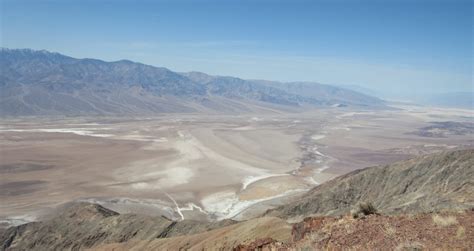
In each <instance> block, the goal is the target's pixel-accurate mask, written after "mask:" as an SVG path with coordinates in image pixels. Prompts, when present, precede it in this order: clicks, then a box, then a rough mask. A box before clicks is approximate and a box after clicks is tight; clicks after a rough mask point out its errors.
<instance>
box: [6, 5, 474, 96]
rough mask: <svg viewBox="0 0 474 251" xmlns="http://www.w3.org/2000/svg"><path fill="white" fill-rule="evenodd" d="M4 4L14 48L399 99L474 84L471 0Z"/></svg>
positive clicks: (9, 39) (8, 40)
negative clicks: (348, 88)
mask: <svg viewBox="0 0 474 251" xmlns="http://www.w3.org/2000/svg"><path fill="white" fill-rule="evenodd" d="M0 1H1V3H2V6H1V44H2V46H3V47H8V48H33V49H47V50H50V51H55V52H60V53H63V54H67V55H70V56H73V57H78V58H84V57H90V58H99V59H103V60H107V61H113V60H119V59H130V60H134V61H138V62H143V63H146V64H151V65H156V66H164V67H167V68H170V69H171V70H174V71H193V70H194V71H203V72H206V73H210V74H217V75H232V76H238V77H242V78H250V79H269V80H281V81H297V80H298V81H300V80H303V81H317V82H321V83H327V84H341V85H360V86H363V87H367V88H370V89H373V90H376V91H379V92H382V93H384V94H385V96H387V97H392V98H398V97H400V98H402V97H406V96H410V95H411V96H413V95H423V94H424V93H428V92H447V91H454V92H456V91H472V90H473V83H472V79H473V75H472V72H473V65H472V57H473V48H472V42H473V31H472V30H473V2H472V1H462V0H430V1H428V0H385V1H382V0H366V1H364V0H335V1H329V0H327V1H322V0H319V1H298V0H296V1H291V0H287V1H283V0H280V1H277V0H274V1H271V0H255V1H246V0H241V1H232V0H221V1H217V0H216V1H205V0H195V1H191V0H188V1H185V0H177V1H171V0H168V1H131V0H130V1H126V0H122V1H121V0H118V1H107V0H96V1H91V0H83V1H74V0H63V1H60V0H49V1H45V0H36V1H33V0H30V1H25V0H0Z"/></svg>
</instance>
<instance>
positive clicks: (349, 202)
mask: <svg viewBox="0 0 474 251" xmlns="http://www.w3.org/2000/svg"><path fill="white" fill-rule="evenodd" d="M473 178H474V150H461V151H454V152H445V153H442V154H434V155H425V156H422V157H418V158H414V159H411V160H407V161H402V162H397V163H394V164H391V165H387V166H377V167H370V168H366V169H361V170H357V171H354V172H351V173H348V174H346V175H343V176H340V177H338V178H335V179H333V180H331V181H329V182H327V183H325V184H322V185H320V186H318V187H315V188H314V189H312V190H311V191H309V192H308V193H306V194H305V195H304V196H303V197H302V198H300V199H298V200H296V201H294V202H293V203H290V204H288V205H284V206H281V207H278V208H276V209H274V210H271V211H269V212H267V213H266V215H271V216H278V217H283V218H292V217H297V218H301V217H305V216H310V215H341V214H346V213H349V211H350V210H351V209H352V208H353V207H354V205H356V204H357V203H358V202H371V203H372V204H374V205H375V207H376V208H377V209H378V210H380V211H381V212H383V213H384V214H402V213H420V212H432V211H440V210H445V209H447V210H458V209H459V210H465V209H469V208H473V207H474V184H473V183H472V180H473Z"/></svg>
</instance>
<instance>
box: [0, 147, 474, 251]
mask: <svg viewBox="0 0 474 251" xmlns="http://www.w3.org/2000/svg"><path fill="white" fill-rule="evenodd" d="M473 166H474V150H472V149H471V150H460V151H453V152H445V153H442V154H434V155H427V156H422V157H418V158H415V159H411V160H408V161H402V162H397V163H394V164H392V165H388V166H380V167H371V168H366V169H362V170H357V171H354V172H351V173H349V174H347V175H344V176H342V177H339V178H336V179H333V180H331V181H329V182H328V183H325V184H323V185H321V186H318V187H316V188H315V189H313V190H311V191H309V192H308V193H306V194H305V195H304V196H303V197H302V198H299V199H297V200H295V201H293V202H292V203H290V204H288V205H285V206H282V207H279V208H276V209H274V210H271V211H269V212H267V213H266V216H262V217H259V218H255V219H251V220H248V221H243V222H235V221H230V220H225V221H218V222H198V221H189V220H183V221H180V222H173V221H170V220H168V219H165V218H163V217H150V216H142V215H131V214H123V215H120V214H118V213H116V212H114V211H111V210H108V209H106V208H103V207H101V206H99V205H95V204H89V203H80V204H74V205H72V206H69V207H67V208H66V209H64V210H62V212H61V213H58V214H57V215H56V216H55V217H53V218H52V219H50V220H46V221H43V222H34V223H28V224H25V225H20V226H17V227H12V228H9V229H4V230H1V232H0V240H1V242H2V249H4V250H45V249H48V250H54V249H56V250H63V249H74V250H76V249H85V248H94V249H102V250H111V249H114V250H130V249H136V250H143V249H155V250H163V249H165V250H166V249H168V250H177V249H180V248H183V249H198V250H201V249H232V248H238V249H240V250H255V249H258V248H281V249H282V250H299V249H301V248H320V249H325V248H336V249H337V248H347V247H359V248H372V249H374V248H375V249H378V248H391V249H395V248H410V247H416V248H435V247H436V248H439V247H451V248H452V247H458V248H468V249H469V248H472V247H473V246H474V243H473V240H474V227H473V224H472V221H473V213H472V208H474V201H473V200H474V196H473V195H474V186H473V183H472V180H473V177H474V173H473V171H474V168H473ZM360 202H371V203H373V205H374V206H375V207H376V209H377V210H378V213H379V214H378V215H368V216H363V217H361V218H357V219H355V218H353V217H352V216H351V215H350V214H349V212H350V209H353V208H354V207H355V206H356V205H357V204H359V203H360ZM440 211H443V212H440ZM417 213H418V214H417ZM414 214H417V215H414ZM310 215H332V216H318V217H314V216H313V218H307V219H304V220H303V218H304V217H306V216H310ZM390 215H392V216H390ZM275 216H277V217H275ZM285 219H291V220H292V221H298V220H297V219H301V220H300V222H298V223H296V224H291V223H288V222H287V221H286V220H285ZM419 233H421V234H419ZM364 236H365V237H364ZM368 236H370V237H371V238H370V239H364V238H367V237H368ZM372 237H373V238H372ZM407 239H409V241H408V242H407ZM386 240H389V242H388V244H387V245H388V246H382V244H383V243H384V241H386ZM414 245H415V246H414ZM443 245H444V246H443ZM446 245H447V246H446Z"/></svg>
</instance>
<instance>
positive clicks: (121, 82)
mask: <svg viewBox="0 0 474 251" xmlns="http://www.w3.org/2000/svg"><path fill="white" fill-rule="evenodd" d="M0 68H1V78H0V107H1V109H0V115H2V116H18V115H68V116H72V115H117V114H134V115H150V114H159V113H194V112H227V113H228V112H251V111H259V110H260V109H263V108H269V107H271V108H274V109H280V110H295V109H296V110H300V109H302V108H303V107H305V106H311V107H320V106H332V105H345V106H363V107H374V108H377V107H384V102H383V101H382V100H380V99H377V98H374V97H370V96H367V95H363V94H360V93H357V92H354V91H350V90H345V89H342V88H338V87H333V86H327V85H320V84H316V83H314V84H309V85H307V86H306V87H305V88H306V89H305V92H301V91H298V90H300V89H299V87H298V86H299V85H295V86H294V87H295V89H294V91H293V89H292V88H291V87H290V88H289V87H288V86H287V85H285V88H282V86H283V84H281V83H278V82H273V83H274V84H273V85H268V84H262V83H261V81H251V80H243V79H239V78H234V77H217V76H209V75H207V74H204V73H181V74H180V73H176V72H173V71H170V70H168V69H166V68H161V67H154V66H150V65H145V64H140V63H135V62H131V61H128V60H121V61H116V62H104V61H101V60H96V59H76V58H72V57H68V56H64V55H61V54H59V53H51V52H47V51H34V50H29V49H23V50H20V49H18V50H16V49H1V51H0ZM288 85H290V86H292V84H288ZM304 93H307V94H308V95H304Z"/></svg>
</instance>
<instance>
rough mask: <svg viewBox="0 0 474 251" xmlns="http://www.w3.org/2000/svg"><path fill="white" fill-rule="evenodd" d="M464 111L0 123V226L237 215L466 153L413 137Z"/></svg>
mask: <svg viewBox="0 0 474 251" xmlns="http://www.w3.org/2000/svg"><path fill="white" fill-rule="evenodd" d="M469 114H470V113H469V111H464V110H463V111H459V110H456V111H451V110H442V109H437V110H435V111H433V110H430V109H428V108H426V109H422V108H419V107H418V108H416V109H415V108H407V107H401V109H400V110H387V111H377V112H372V111H354V110H350V109H337V108H334V109H321V110H318V111H311V112H303V113H272V114H249V115H234V116H222V115H193V114H189V115H163V116H159V117H149V118H113V117H111V118H94V117H78V118H22V119H11V120H9V119H2V123H1V124H2V125H1V128H0V144H1V152H0V154H1V156H0V157H1V159H0V160H1V162H0V174H1V179H0V186H1V187H2V193H1V194H0V199H1V201H2V204H1V205H0V206H1V210H0V220H1V221H2V223H12V224H17V223H18V222H24V221H31V220H34V219H35V218H37V217H43V216H44V215H47V214H48V213H49V212H51V211H52V210H53V209H54V208H55V207H57V206H60V205H62V204H64V203H68V202H70V201H75V200H87V201H94V202H97V203H101V204H103V205H104V206H106V207H109V208H112V209H114V210H117V211H119V212H138V213H145V214H153V215H165V216H166V217H169V218H174V219H178V220H179V219H182V218H192V219H200V220H213V219H223V218H235V219H244V218H246V217H251V216H252V215H254V214H256V213H258V212H261V211H262V210H265V209H266V208H269V207H272V206H275V205H278V204H279V203H281V202H282V201H284V199H285V197H288V196H295V195H298V194H301V193H303V192H305V191H307V190H309V189H311V188H312V187H314V186H316V185H318V184H321V183H323V182H325V181H326V180H328V179H330V178H332V177H335V176H337V175H341V174H344V173H347V172H349V171H351V170H354V169H357V168H363V167H366V166H372V165H377V164H386V163H390V162H392V161H394V160H400V159H407V158H410V157H412V156H415V155H419V154H424V153H429V152H436V151H442V150H445V149H454V148H462V147H469V146H471V147H472V144H473V142H472V136H473V135H472V134H469V135H455V134H453V135H451V134H450V135H449V136H448V137H426V136H420V135H419V133H418V134H415V133H413V132H414V131H416V130H420V128H424V127H426V126H429V125H430V123H431V122H434V121H461V122H467V123H472V121H471V119H470V117H469V116H468V115H469ZM445 130H449V128H445ZM25 184H26V185H25ZM20 188H21V189H20Z"/></svg>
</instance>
